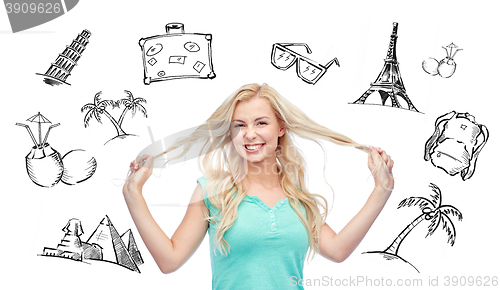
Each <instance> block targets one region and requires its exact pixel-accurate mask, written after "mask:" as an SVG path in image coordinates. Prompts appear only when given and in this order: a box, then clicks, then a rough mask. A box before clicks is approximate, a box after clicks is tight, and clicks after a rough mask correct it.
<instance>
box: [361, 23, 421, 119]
mask: <svg viewBox="0 0 500 290" xmlns="http://www.w3.org/2000/svg"><path fill="white" fill-rule="evenodd" d="M397 33H398V23H397V22H394V23H393V24H392V34H391V41H390V43H389V49H388V50H387V57H386V58H385V64H384V67H383V68H382V71H381V72H380V74H379V75H378V77H377V79H376V80H375V82H373V83H371V84H370V88H369V89H368V90H366V92H365V93H364V94H363V95H362V96H361V97H360V98H359V99H357V100H356V101H355V102H353V103H351V104H364V103H365V101H366V98H368V96H369V95H371V94H372V93H373V92H375V91H378V92H379V94H380V97H381V98H382V105H385V102H386V101H387V99H388V98H390V99H391V104H392V107H396V108H402V109H405V108H403V107H401V104H400V103H399V101H398V99H397V96H398V95H399V96H400V97H401V98H402V99H403V100H405V101H406V103H407V104H408V110H411V111H416V112H419V111H418V110H417V108H415V106H414V105H413V104H412V102H411V100H410V98H408V94H407V93H406V89H405V86H404V84H403V80H402V79H401V73H400V72H399V63H398V60H397V58H396V40H397V38H398V35H397Z"/></svg>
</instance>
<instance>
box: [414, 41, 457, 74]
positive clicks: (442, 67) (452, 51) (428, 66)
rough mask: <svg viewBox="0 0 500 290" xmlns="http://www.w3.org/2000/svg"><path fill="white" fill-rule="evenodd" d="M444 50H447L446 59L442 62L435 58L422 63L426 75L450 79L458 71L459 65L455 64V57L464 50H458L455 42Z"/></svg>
mask: <svg viewBox="0 0 500 290" xmlns="http://www.w3.org/2000/svg"><path fill="white" fill-rule="evenodd" d="M442 48H444V50H446V57H445V58H443V59H442V60H441V61H438V60H437V59H435V58H433V57H429V58H427V59H426V60H424V61H422V68H423V69H424V71H425V72H426V73H428V74H430V75H432V76H435V75H440V76H441V77H443V78H449V77H451V76H452V75H453V74H454V73H455V70H456V69H457V63H456V62H455V60H454V57H455V55H456V54H457V52H459V51H460V50H463V49H461V48H458V46H457V45H456V44H454V43H453V42H452V43H450V44H448V45H447V46H442Z"/></svg>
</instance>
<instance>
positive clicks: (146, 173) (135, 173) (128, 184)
mask: <svg viewBox="0 0 500 290" xmlns="http://www.w3.org/2000/svg"><path fill="white" fill-rule="evenodd" d="M153 164H154V160H153V157H152V156H150V155H146V154H145V155H142V156H141V157H139V158H137V159H136V160H134V161H132V162H130V174H129V176H128V177H127V180H126V181H125V184H124V185H123V194H124V195H129V194H130V193H131V192H142V187H143V186H144V184H145V183H146V181H147V180H148V178H149V177H150V176H151V174H152V173H153Z"/></svg>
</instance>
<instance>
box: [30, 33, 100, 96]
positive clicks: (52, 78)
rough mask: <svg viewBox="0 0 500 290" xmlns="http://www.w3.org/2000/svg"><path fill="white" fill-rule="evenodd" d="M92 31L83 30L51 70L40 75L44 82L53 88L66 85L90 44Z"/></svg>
mask: <svg viewBox="0 0 500 290" xmlns="http://www.w3.org/2000/svg"><path fill="white" fill-rule="evenodd" d="M89 38H90V31H88V30H87V29H85V30H83V31H82V33H80V34H78V36H77V37H76V38H75V39H73V42H72V43H71V44H70V45H68V46H66V48H65V49H64V51H63V52H62V53H60V54H59V55H58V56H57V58H56V60H55V61H54V62H53V63H52V64H51V65H50V67H49V69H48V70H47V71H46V72H45V73H44V74H40V73H37V74H38V75H42V76H44V77H45V78H44V80H43V81H44V82H45V83H46V84H49V85H51V86H53V85H60V84H66V85H69V84H68V83H67V82H66V79H67V78H68V77H69V76H70V75H71V71H72V70H73V68H74V67H75V66H76V63H77V62H78V60H79V59H80V57H81V56H82V53H83V51H84V50H85V48H86V46H87V44H88V43H89Z"/></svg>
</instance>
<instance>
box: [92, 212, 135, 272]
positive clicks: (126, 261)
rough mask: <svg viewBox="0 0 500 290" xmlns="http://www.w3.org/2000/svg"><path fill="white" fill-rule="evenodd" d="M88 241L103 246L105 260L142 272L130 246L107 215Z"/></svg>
mask: <svg viewBox="0 0 500 290" xmlns="http://www.w3.org/2000/svg"><path fill="white" fill-rule="evenodd" d="M87 243H88V244H97V245H99V246H101V248H102V259H103V260H106V261H110V262H113V263H116V264H119V265H122V266H124V267H126V268H128V269H130V270H132V271H136V272H139V273H140V271H139V268H138V267H137V266H138V265H137V264H136V263H135V262H134V259H133V258H132V256H131V255H130V253H129V252H128V247H127V246H126V245H125V243H124V242H123V240H122V238H121V237H120V234H118V231H117V230H116V228H115V227H114V226H113V224H112V223H111V220H110V219H109V217H108V216H107V215H106V216H105V217H104V218H103V219H102V220H101V222H100V223H99V226H98V227H97V228H96V230H95V231H94V232H93V233H92V235H91V236H90V238H89V239H88V240H87ZM134 243H135V241H134ZM136 248H137V246H136Z"/></svg>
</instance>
